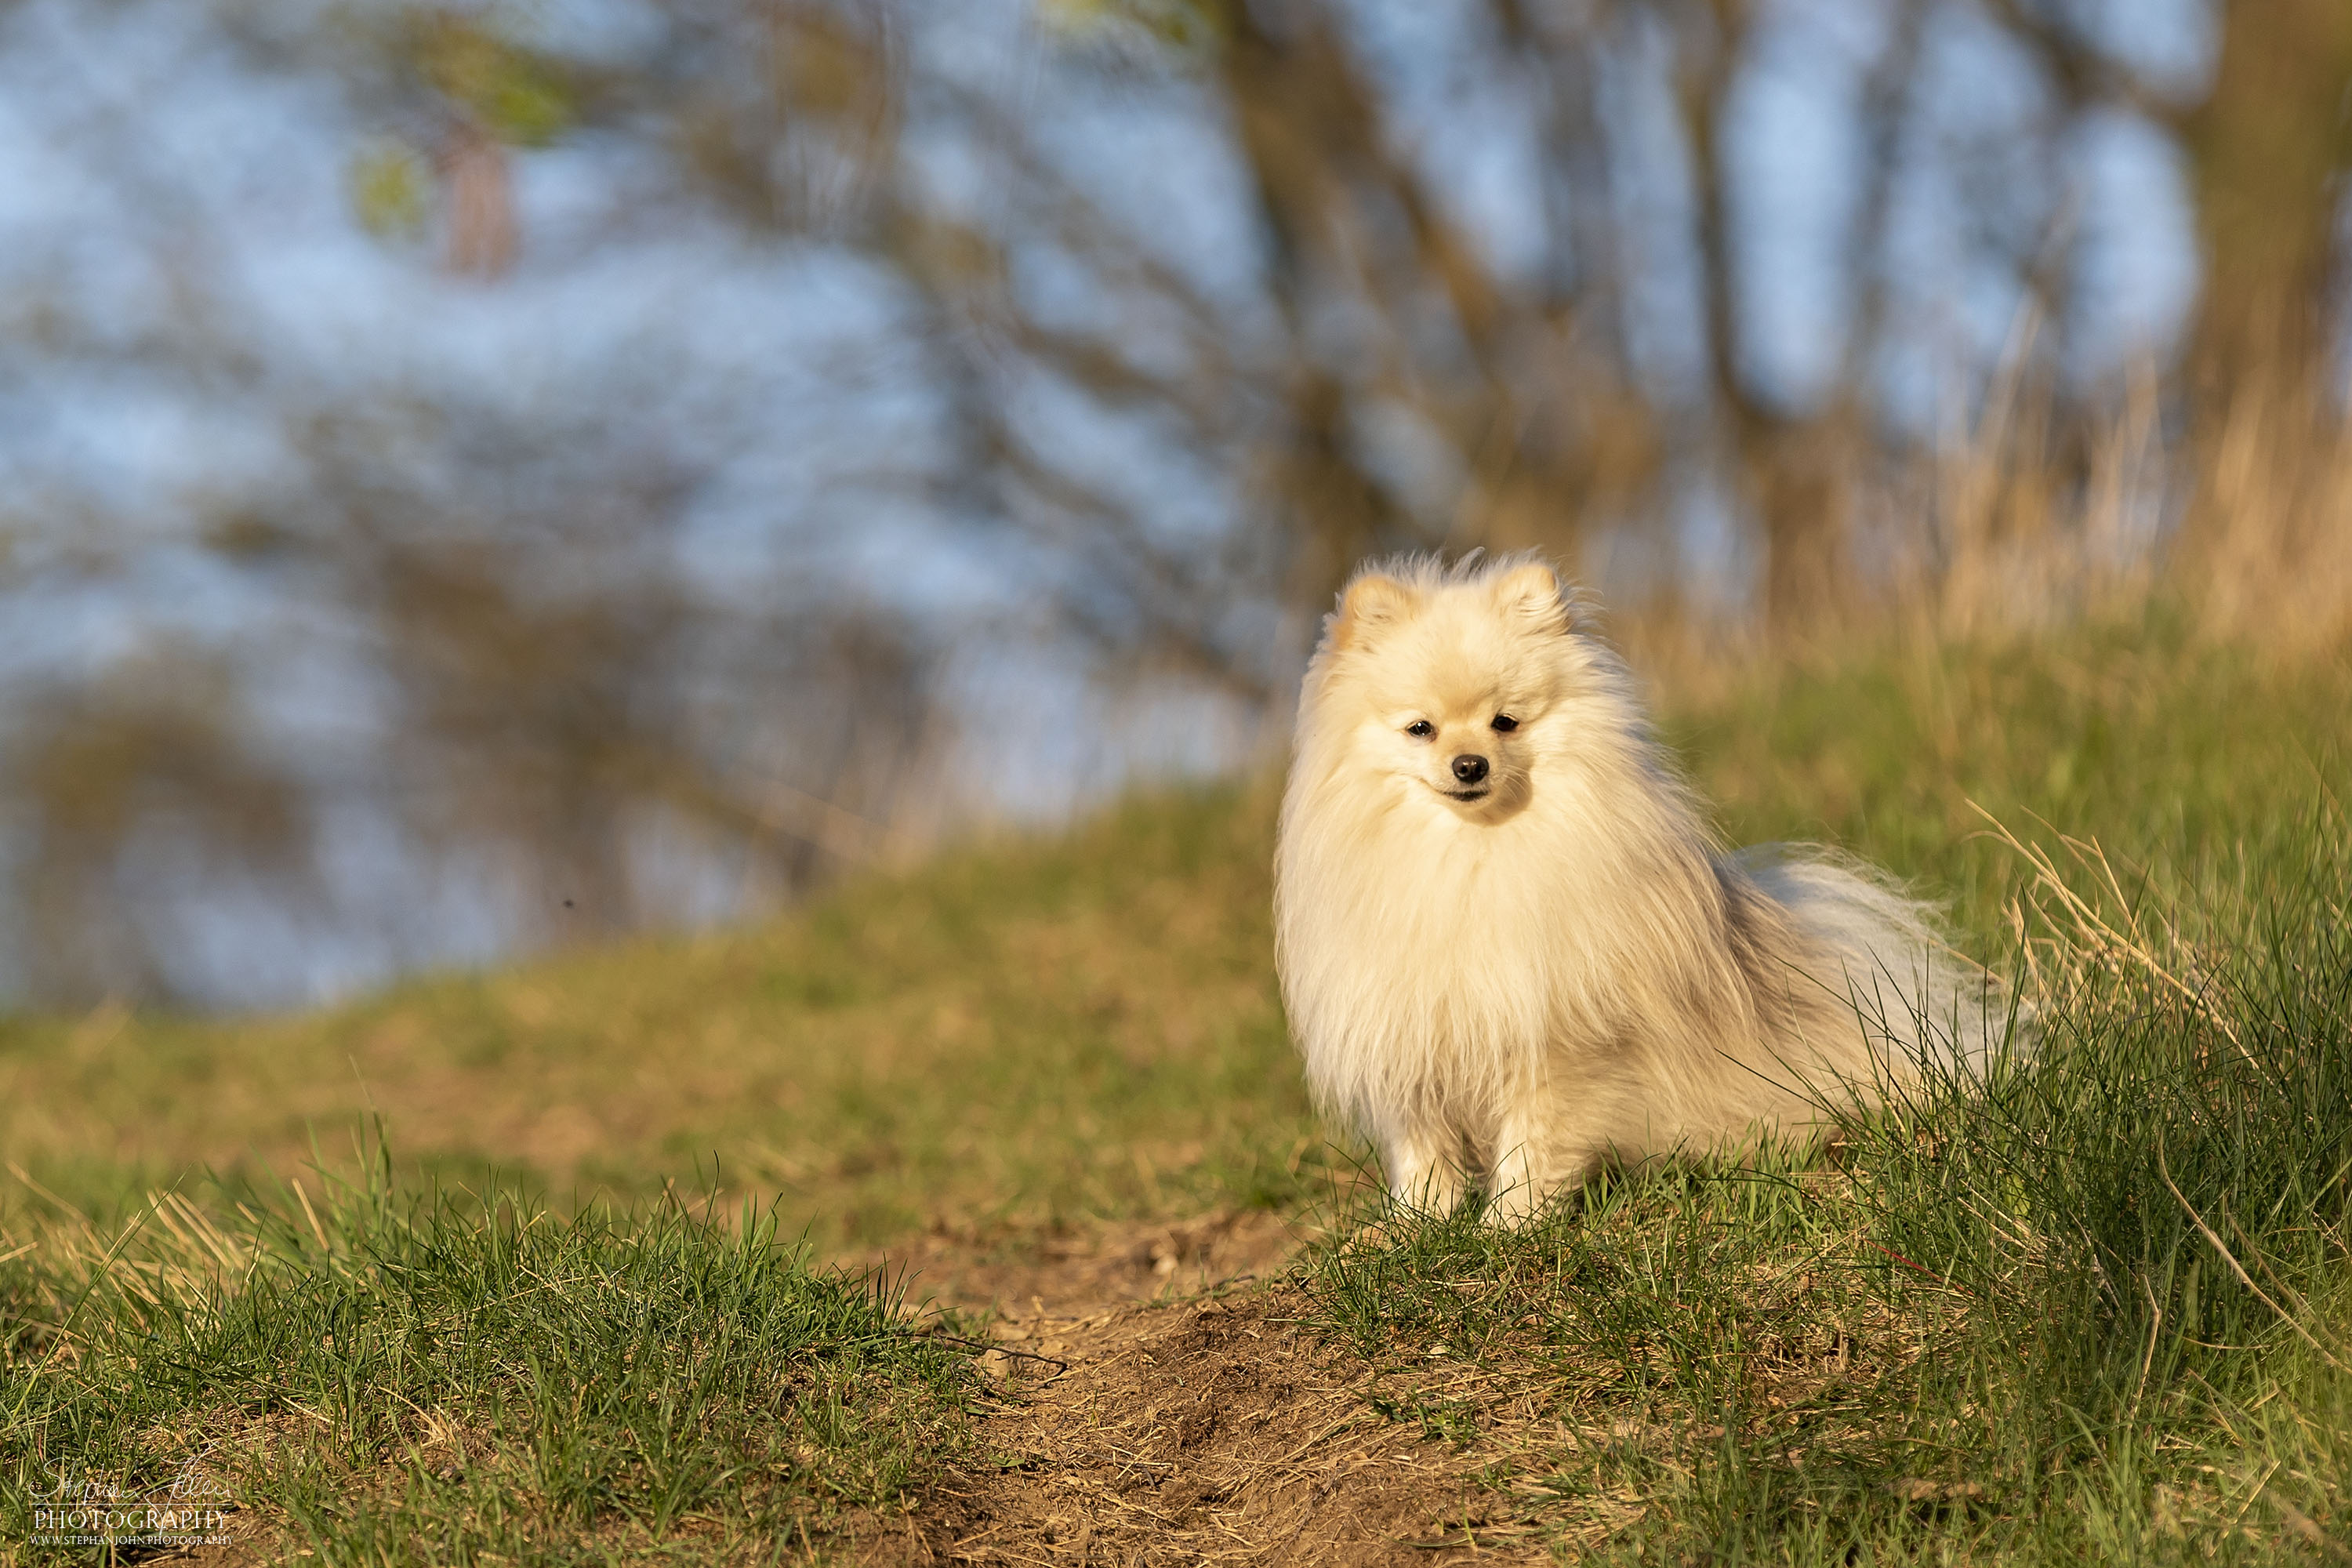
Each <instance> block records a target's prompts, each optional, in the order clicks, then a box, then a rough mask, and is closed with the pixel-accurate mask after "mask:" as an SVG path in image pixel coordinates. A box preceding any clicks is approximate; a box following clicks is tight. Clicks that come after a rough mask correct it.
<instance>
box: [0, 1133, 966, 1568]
mask: <svg viewBox="0 0 2352 1568" xmlns="http://www.w3.org/2000/svg"><path fill="white" fill-rule="evenodd" d="M278 1198H279V1201H278V1203H277V1204H276V1205H272V1206H271V1207H269V1208H268V1209H263V1210H257V1209H255V1208H253V1207H252V1206H251V1205H244V1206H242V1207H241V1208H238V1209H233V1210H232V1211H231V1212H232V1214H233V1215H235V1216H236V1217H234V1218H233V1219H231V1220H230V1221H228V1222H226V1223H219V1222H215V1220H213V1219H212V1218H210V1217H209V1216H208V1215H206V1214H205V1209H204V1206H203V1205H196V1204H188V1203H182V1202H179V1201H178V1200H177V1199H176V1198H173V1197H169V1196H167V1197H165V1198H163V1199H161V1200H159V1201H157V1202H155V1203H154V1204H152V1205H151V1207H150V1208H149V1209H148V1210H147V1211H145V1212H144V1213H143V1214H141V1215H136V1216H134V1217H133V1219H132V1220H131V1222H130V1223H129V1224H128V1225H126V1226H124V1227H123V1228H122V1229H121V1231H120V1232H118V1233H115V1234H113V1235H105V1234H102V1233H97V1232H93V1231H91V1230H90V1229H89V1227H87V1226H81V1225H79V1224H77V1223H75V1220H74V1216H70V1215H61V1216H59V1218H60V1221H61V1222H62V1223H61V1224H60V1225H59V1226H57V1227H55V1228H53V1229H51V1230H50V1231H49V1232H47V1234H45V1235H43V1236H42V1237H40V1240H41V1241H42V1243H43V1244H44V1245H42V1246H40V1247H37V1248H36V1250H35V1251H34V1252H33V1253H32V1255H31V1256H30V1257H29V1258H26V1259H24V1260H20V1261H19V1262H17V1263H16V1265H15V1267H14V1268H12V1269H11V1271H10V1272H9V1273H8V1274H7V1275H6V1276H5V1282H0V1291H5V1295H0V1301H5V1307H6V1310H7V1333H8V1344H7V1368H6V1375H5V1378H0V1434H5V1440H0V1455H5V1456H6V1458H5V1460H0V1539H4V1540H5V1541H6V1542H8V1543H9V1547H10V1549H11V1550H12V1551H24V1552H29V1555H30V1557H31V1559H32V1560H36V1561H44V1560H58V1561H64V1560H69V1559H74V1558H86V1557H89V1556H90V1555H92V1554H93V1552H92V1551H91V1550H90V1549H89V1548H88V1547H84V1548H83V1549H81V1550H79V1551H77V1550H74V1549H73V1544H72V1542H52V1543H50V1544H46V1545H45V1544H44V1543H43V1541H42V1539H41V1538H43V1537H50V1538H55V1537H57V1536H59V1535H65V1534H68V1533H73V1532H75V1531H74V1530H73V1520H74V1519H75V1517H76V1516H77V1515H79V1514H83V1513H86V1512H88V1511H89V1510H92V1509H93V1508H94V1509H96V1510H101V1511H103V1510H110V1509H111V1510H122V1509H126V1508H129V1509H132V1510H144V1509H148V1508H156V1509H161V1510H163V1511H164V1513H165V1514H166V1516H167V1517H166V1519H165V1520H164V1521H163V1522H162V1523H161V1527H160V1528H161V1531H162V1532H163V1533H167V1534H183V1535H184V1534H191V1533H194V1534H199V1535H204V1534H209V1535H213V1536H216V1537H222V1538H225V1539H226V1540H227V1541H230V1542H235V1543H236V1545H237V1546H238V1547H239V1548H240V1549H241V1551H242V1552H245V1553H247V1554H248V1555H260V1556H267V1557H272V1558H275V1557H281V1556H287V1555H291V1554H293V1553H295V1552H309V1553H315V1554H316V1555H317V1556H319V1557H320V1559H321V1560H322V1561H327V1562H347V1563H377V1564H394V1563H434V1564H439V1563H489V1562H499V1563H572V1562H578V1561H581V1560H583V1558H594V1559H599V1560H604V1561H613V1562H625V1561H635V1560H640V1559H648V1558H655V1557H670V1556H675V1555H677V1553H678V1552H680V1551H685V1552H690V1553H691V1554H692V1555H693V1556H695V1557H696V1558H697V1559H699V1560H708V1559H722V1560H729V1561H732V1560H736V1559H739V1558H743V1559H748V1558H754V1557H757V1558H761V1559H763V1560H772V1559H773V1558H774V1557H775V1556H776V1555H777V1554H778V1553H779V1552H782V1551H784V1550H786V1548H787V1546H788V1545H791V1546H797V1545H800V1544H804V1543H812V1542H825V1541H827V1540H829V1539H831V1538H832V1537H833V1536H834V1535H835V1532H836V1530H837V1528H838V1527H839V1525H840V1524H841V1522H842V1521H843V1520H844V1518H845V1515H847V1514H848V1513H850V1512H851V1511H854V1510H856V1511H862V1512H863V1513H864V1514H866V1516H867V1517H887V1516H889V1515H891V1514H893V1513H895V1512H897V1511H898V1510H904V1509H905V1508H907V1507H908V1506H911V1505H912V1503H913V1501H914V1500H915V1498H916V1495H917V1494H918V1493H919V1490H920V1489H921V1488H922V1487H923V1486H924V1485H925V1484H926V1483H927V1482H928V1481H929V1479H930V1478H931V1477H933V1476H934V1475H936V1474H937V1473H938V1471H939V1468H940V1466H941V1465H942V1464H944V1463H948V1462H950V1461H952V1460H954V1459H955V1458H959V1457H960V1456H962V1455H964V1454H966V1453H967V1451H968V1450H970V1448H971V1421H970V1415H971V1408H970V1401H971V1394H973V1392H974V1391H975V1389H976V1388H977V1387H978V1379H977V1377H976V1375H975V1374H974V1373H972V1371H971V1360H970V1353H971V1352H970V1350H969V1349H968V1348H967V1347H966V1346H965V1345H963V1344H961V1343H959V1342H957V1341H956V1339H955V1337H954V1336H949V1335H944V1334H942V1333H941V1332H940V1331H939V1328H938V1325H937V1324H936V1323H918V1322H916V1321H911V1320H910V1319H908V1317H907V1316H906V1315H905V1314H904V1313H903V1312H902V1311H900V1310H898V1303H897V1301H896V1300H895V1299H894V1297H893V1295H892V1294H891V1292H890V1291H889V1290H888V1289H887V1285H886V1283H885V1282H883V1281H880V1280H877V1279H871V1278H868V1279H859V1278H855V1277H851V1276H846V1275H843V1274H840V1273H837V1272H835V1271H830V1270H824V1269H818V1268H812V1267H811V1266H810V1263H809V1261H808V1258H807V1255H806V1249H805V1248H804V1247H799V1246H795V1245H788V1244H785V1243H784V1242H782V1240H781V1239H780V1238H779V1237H778V1234H777V1231H776V1229H775V1226H774V1224H773V1220H772V1215H761V1214H750V1215H740V1216H737V1219H736V1223H733V1224H729V1223H726V1220H725V1218H724V1216H720V1217H719V1218H713V1217H711V1216H709V1215H697V1214H695V1213H693V1212H690V1211H689V1209H688V1207H687V1206H685V1205H681V1204H678V1203H676V1202H672V1203H668V1204H664V1205H656V1206H653V1207H651V1208H649V1209H646V1210H642V1211H639V1212H636V1213H634V1214H631V1215H626V1216H617V1217H616V1216H614V1215H611V1214H608V1213H606V1212H604V1211H603V1210H600V1209H590V1210H586V1211H583V1212H582V1213H580V1214H577V1215H573V1216H572V1217H570V1218H568V1219H557V1218H554V1217H552V1216H550V1215H547V1214H545V1213H543V1212H534V1211H532V1210H530V1209H529V1208H528V1207H520V1206H518V1205H515V1204H513V1203H512V1202H509V1201H503V1200H501V1201H499V1202H496V1203H494V1204H493V1205H491V1207H490V1208H489V1209H488V1211H487V1212H486V1211H485V1210H484V1208H483V1206H482V1205H480V1204H479V1203H476V1202H470V1201H467V1198H466V1197H465V1196H464V1195H463V1194H442V1193H427V1194H417V1193H408V1194H403V1193H400V1192H398V1191H396V1190H395V1189H394V1187H393V1186H392V1184H391V1183H390V1164H389V1162H384V1163H371V1164H369V1165H367V1166H365V1167H363V1168H362V1173H361V1179H360V1180H359V1181H357V1182H342V1183H328V1184H325V1190H324V1191H323V1192H322V1193H321V1194H320V1198H319V1199H317V1200H315V1201H314V1200H313V1199H312V1198H311V1197H310V1194H309V1193H308V1192H307V1191H298V1190H296V1189H294V1188H292V1187H290V1186H289V1188H288V1189H286V1190H284V1191H282V1192H281V1193H280V1194H278ZM231 1505H233V1511H210V1510H225V1509H227V1508H229V1507H231ZM184 1510H194V1514H195V1517H194V1519H193V1520H191V1519H190V1518H189V1516H188V1513H187V1512H185V1511H184ZM60 1515H62V1516H64V1517H63V1519H62V1520H61V1519H60V1517H59V1516H60ZM79 1533H83V1534H92V1533H96V1534H112V1535H116V1536H124V1535H129V1536H134V1537H135V1536H137V1535H140V1534H142V1533H145V1531H143V1530H142V1529H140V1528H130V1529H124V1528H121V1525H120V1521H118V1522H117V1527H116V1528H114V1529H111V1530H104V1529H101V1530H99V1531H91V1530H89V1528H87V1526H85V1527H84V1528H83V1529H82V1530H81V1531H79Z"/></svg>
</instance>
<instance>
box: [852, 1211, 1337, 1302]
mask: <svg viewBox="0 0 2352 1568" xmlns="http://www.w3.org/2000/svg"><path fill="white" fill-rule="evenodd" d="M1306 1238H1307V1233H1306V1231H1305V1230H1303V1229H1302V1228H1301V1227H1300V1226H1297V1225H1296V1224H1294V1223H1293V1222H1291V1221H1288V1220H1286V1219H1284V1218H1282V1217H1281V1216H1280V1215H1274V1214H1269V1213H1267V1212H1266V1211H1265V1210H1263V1209H1247V1210H1235V1211H1232V1212H1228V1213H1225V1214H1216V1215H1201V1216H1198V1217H1195V1218H1192V1219H1184V1220H1172V1221H1171V1220H1158V1221H1151V1222H1142V1223H1133V1224H1124V1225H1103V1226H1088V1227H1083V1228H1081V1227H1078V1226H1057V1227H1055V1228H1052V1229H1048V1230H1045V1231H1042V1232H1041V1231H1036V1230H1026V1231H1021V1230H993V1231H989V1230H978V1229H971V1228H957V1227H952V1226H944V1225H942V1226H934V1227H933V1228H932V1229H931V1230H930V1231H929V1233H927V1234H925V1235H924V1236H922V1237H919V1238H917V1239H916V1240H915V1241H914V1242H912V1243H901V1244H900V1245H898V1246H896V1247H891V1248H890V1249H889V1250H888V1251H887V1253H881V1254H877V1255H875V1256H872V1257H868V1258H863V1259H859V1260H857V1261H860V1262H862V1263H863V1264H864V1265H865V1266H866V1267H867V1268H882V1269H884V1270H886V1271H887V1273H888V1274H890V1275H892V1276H903V1277H904V1281H905V1285H906V1291H907V1300H908V1301H909V1302H910V1303H913V1304H915V1305H917V1306H931V1305H936V1306H954V1307H962V1308H967V1309H973V1310H992V1311H994V1312H997V1313H999V1314H1002V1315H1003V1317H1004V1318H1005V1319H1007V1320H1008V1321H1030V1320H1037V1319H1043V1318H1045V1317H1047V1316H1049V1315H1051V1316H1058V1317H1061V1318H1064V1319H1076V1318H1083V1317H1087V1316H1089V1315H1091V1314H1095V1313H1099V1312H1104V1311H1108V1310H1111V1309H1113V1308H1118V1307H1128V1306H1133V1305H1135V1304H1137V1303H1139V1302H1143V1301H1150V1300H1173V1299H1176V1298H1179V1297H1185V1296H1193V1295H1198V1294H1200V1293H1201V1292H1202V1291H1204V1290H1210V1289H1218V1288H1222V1287H1229V1286H1232V1285H1234V1284H1235V1283H1237V1282H1244V1281H1249V1280H1255V1279H1273V1278H1275V1277H1276V1275H1277V1274H1279V1273H1280V1272H1281V1270H1282V1268H1283V1265H1284V1264H1286V1262H1287V1261H1288V1260H1289V1259H1290V1258H1291V1256H1292V1254H1294V1253H1295V1252H1297V1250H1298V1248H1299V1247H1300V1246H1301V1245H1303V1244H1304V1242H1305V1240H1306Z"/></svg>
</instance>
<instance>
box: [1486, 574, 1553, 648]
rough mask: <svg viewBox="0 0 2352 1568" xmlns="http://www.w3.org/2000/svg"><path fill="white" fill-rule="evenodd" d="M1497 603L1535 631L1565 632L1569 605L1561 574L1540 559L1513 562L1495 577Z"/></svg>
mask: <svg viewBox="0 0 2352 1568" xmlns="http://www.w3.org/2000/svg"><path fill="white" fill-rule="evenodd" d="M1491 591H1492V592H1493V594H1494V595H1495V607H1496V609H1497V610H1500V611H1501V612H1502V613H1503V614H1505V615H1507V616H1510V617H1511V618H1512V619H1513V620H1516V621H1518V622H1520V623H1521V624H1522V625H1524V626H1527V627H1528V628H1529V629H1530V630H1533V631H1545V632H1565V631H1567V630H1568V629H1569V616H1568V605H1566V604H1565V603H1564V602H1563V601H1562V599H1561V597H1560V592H1559V577H1558V576H1556V575H1555V574H1553V572H1552V569H1551V568H1550V567H1549V566H1547V565H1545V564H1544V563H1542V562H1540V561H1530V562H1528V563H1527V564H1526V565H1524V566H1514V567H1512V568H1511V569H1510V570H1509V571H1508V572H1506V573H1504V574H1502V575H1501V576H1499V577H1497V578H1496V579H1495V581H1494V584H1493V587H1492V590H1491Z"/></svg>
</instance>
